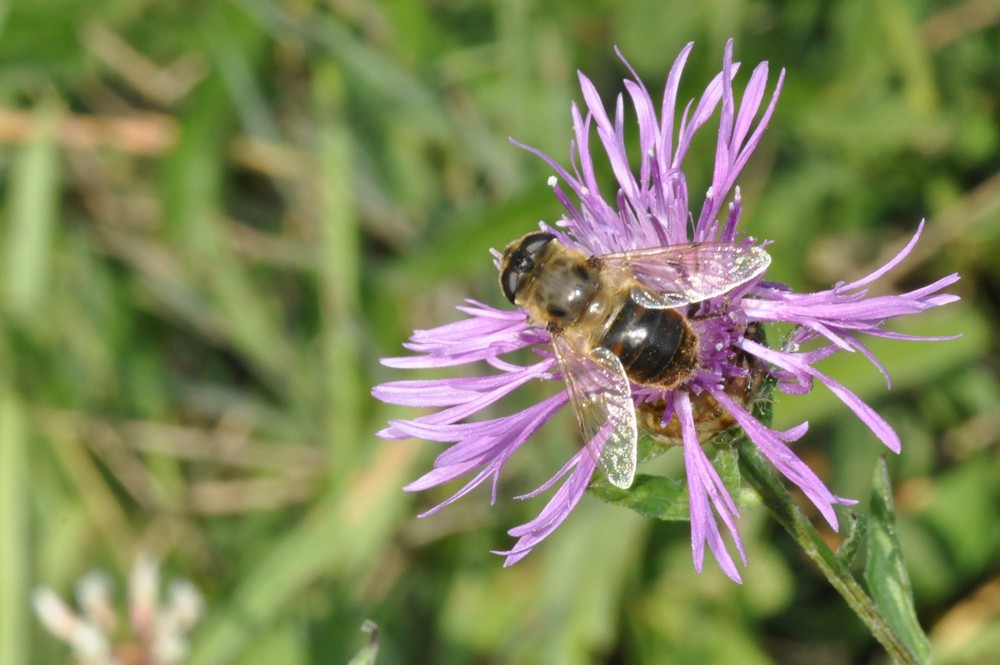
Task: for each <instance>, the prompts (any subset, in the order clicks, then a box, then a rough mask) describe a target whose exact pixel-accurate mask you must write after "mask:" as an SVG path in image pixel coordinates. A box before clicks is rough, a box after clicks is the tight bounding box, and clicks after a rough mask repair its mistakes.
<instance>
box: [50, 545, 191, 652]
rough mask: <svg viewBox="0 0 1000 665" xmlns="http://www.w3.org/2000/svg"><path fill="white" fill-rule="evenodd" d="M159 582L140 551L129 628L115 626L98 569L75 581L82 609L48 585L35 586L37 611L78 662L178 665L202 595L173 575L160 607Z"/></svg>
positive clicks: (108, 592)
mask: <svg viewBox="0 0 1000 665" xmlns="http://www.w3.org/2000/svg"><path fill="white" fill-rule="evenodd" d="M159 587H160V568H159V565H158V564H157V562H156V560H155V559H154V558H153V557H152V556H151V555H150V554H148V553H142V554H140V555H139V556H138V557H136V561H135V565H134V566H133V568H132V576H131V578H130V580H129V608H128V618H129V625H128V630H124V631H123V630H121V629H120V628H119V620H118V613H117V612H116V611H115V609H114V603H113V602H112V600H111V581H110V580H109V579H108V577H107V576H106V575H104V574H103V573H99V572H93V573H88V574H87V575H85V576H84V577H83V578H81V579H80V581H79V583H77V586H76V597H77V603H78V604H79V606H80V612H81V613H80V614H77V613H76V612H74V611H73V610H72V609H71V608H70V607H69V606H68V605H67V604H66V603H65V602H63V600H62V599H61V598H60V597H59V595H58V594H56V592H55V591H53V590H52V589H48V588H43V589H38V590H37V591H35V593H34V598H33V600H34V606H35V613H36V614H37V615H38V618H39V619H40V620H41V622H42V624H43V625H44V626H45V627H46V628H47V629H48V631H49V632H50V633H52V634H53V635H55V636H56V637H58V638H59V639H61V640H62V641H64V642H66V643H67V644H69V646H70V648H71V649H72V652H73V657H74V662H75V663H78V664H79V665H129V663H149V665H178V664H179V663H181V662H183V660H184V659H185V658H186V657H187V652H188V643H187V638H186V637H185V634H186V633H187V632H188V631H189V630H191V628H192V626H194V624H195V623H197V622H198V619H199V618H201V614H202V599H201V594H200V593H198V590H197V589H196V588H195V587H194V585H193V584H191V583H190V582H188V581H186V580H177V581H175V582H173V583H172V584H171V585H170V589H169V592H168V600H167V603H166V604H165V605H164V606H162V607H161V606H160V602H159V595H160V588H159Z"/></svg>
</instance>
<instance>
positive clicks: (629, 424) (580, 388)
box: [552, 334, 638, 489]
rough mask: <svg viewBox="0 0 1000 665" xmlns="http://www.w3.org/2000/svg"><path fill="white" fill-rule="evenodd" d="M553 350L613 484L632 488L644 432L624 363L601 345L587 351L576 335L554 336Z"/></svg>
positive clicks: (583, 428)
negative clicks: (638, 426)
mask: <svg viewBox="0 0 1000 665" xmlns="http://www.w3.org/2000/svg"><path fill="white" fill-rule="evenodd" d="M552 346H553V347H554V348H555V352H556V358H557V359H558V361H559V369H560V371H561V372H562V375H563V380H564V381H565V383H566V391H567V392H568V393H569V401H570V405H571V406H572V407H573V414H574V415H575V416H576V421H577V423H578V424H579V425H580V432H581V433H582V434H583V440H584V442H586V445H587V449H588V450H589V451H590V454H591V455H592V456H593V458H594V460H595V461H596V462H597V466H598V468H600V469H601V471H603V472H604V475H605V476H607V479H608V482H610V483H611V484H612V485H615V486H616V487H621V488H622V489H628V488H629V487H631V486H632V481H633V479H634V478H635V466H636V456H637V453H636V441H637V439H638V432H637V429H636V421H635V405H634V404H633V403H632V387H631V385H629V381H628V376H626V374H625V370H624V369H623V368H622V363H621V361H620V360H619V359H618V357H617V356H615V355H614V354H613V353H611V352H610V351H608V350H607V349H602V348H600V347H598V348H596V349H594V350H593V351H591V352H589V353H588V352H585V351H583V350H582V349H583V344H582V342H581V340H580V339H579V338H578V337H577V336H575V335H573V334H557V335H553V336H552Z"/></svg>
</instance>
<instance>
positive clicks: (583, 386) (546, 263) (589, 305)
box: [499, 231, 771, 489]
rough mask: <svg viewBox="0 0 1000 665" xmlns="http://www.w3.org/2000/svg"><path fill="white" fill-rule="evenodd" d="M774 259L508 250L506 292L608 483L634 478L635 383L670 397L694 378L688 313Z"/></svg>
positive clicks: (530, 238) (709, 246)
mask: <svg viewBox="0 0 1000 665" xmlns="http://www.w3.org/2000/svg"><path fill="white" fill-rule="evenodd" d="M770 263H771V257H770V256H769V255H768V253H767V252H765V251H764V250H763V249H761V248H759V247H752V246H747V245H742V244H735V243H690V244H680V245H667V246H665V247H656V248H650V249H639V250H633V251H628V252H621V253H616V254H603V255H600V256H591V255H588V254H587V253H586V252H584V251H582V250H579V249H575V248H572V247H567V246H566V245H564V244H562V243H560V242H559V241H558V240H557V239H556V237H555V236H554V235H553V234H551V233H547V232H545V231H537V232H534V233H529V234H528V235H526V236H524V237H523V238H521V239H519V240H515V241H514V242H512V243H510V244H509V245H507V247H506V249H505V250H504V252H503V256H502V257H501V259H500V265H499V267H500V288H501V290H502V291H503V294H504V296H506V297H507V299H508V300H510V302H511V303H513V304H514V305H517V306H518V307H520V308H521V309H522V310H524V311H525V313H526V314H527V315H528V320H529V321H530V322H531V323H533V324H535V325H539V326H543V327H545V329H546V330H547V331H548V332H549V334H550V336H551V338H552V347H553V349H554V351H555V356H556V359H557V361H558V364H559V369H560V372H561V373H562V377H563V381H564V382H565V383H566V390H567V392H568V394H569V401H570V404H571V406H572V409H573V413H574V415H575V416H576V420H577V423H578V424H579V426H580V431H581V433H582V434H583V438H584V441H585V442H586V445H587V447H588V448H589V450H590V452H591V454H592V455H593V457H594V459H595V460H596V461H597V465H598V467H599V468H600V469H601V470H602V471H603V472H604V475H605V476H606V477H607V479H608V481H609V482H610V483H611V484H612V485H615V486H617V487H620V488H623V489H627V488H628V487H630V486H631V485H632V481H633V479H634V478H635V469H636V464H637V460H636V457H637V442H638V426H637V423H636V407H635V404H634V403H633V401H632V384H636V385H640V386H647V387H652V388H659V389H662V390H671V389H673V388H676V387H677V386H679V385H680V384H681V383H683V382H684V381H685V380H686V379H687V378H688V377H689V376H691V374H693V373H694V371H695V369H696V367H697V364H698V353H699V349H700V346H699V338H698V333H697V332H696V331H695V330H694V328H693V327H692V326H691V323H690V321H689V320H688V317H687V316H686V314H685V313H684V312H682V311H681V309H680V308H681V307H685V306H687V305H691V304H694V303H698V302H701V301H703V300H708V299H710V298H715V297H718V296H721V295H724V294H725V293H727V292H729V291H731V290H733V289H735V288H736V287H738V286H741V285H743V284H746V283H747V282H749V281H751V280H753V279H754V278H756V277H758V276H759V275H761V274H763V273H764V271H765V270H766V269H767V267H768V265H769V264H770Z"/></svg>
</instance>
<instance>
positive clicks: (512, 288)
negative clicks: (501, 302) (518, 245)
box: [500, 267, 521, 305]
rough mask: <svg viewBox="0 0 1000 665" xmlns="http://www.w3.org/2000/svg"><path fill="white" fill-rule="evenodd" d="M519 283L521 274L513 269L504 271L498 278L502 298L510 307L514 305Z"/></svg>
mask: <svg viewBox="0 0 1000 665" xmlns="http://www.w3.org/2000/svg"><path fill="white" fill-rule="evenodd" d="M520 281H521V273H520V272H519V271H518V270H517V269H515V268H513V267H509V268H507V269H506V270H504V271H503V274H502V275H501V276H500V290H501V291H503V294H504V296H505V297H506V298H507V300H509V301H510V304H512V305H513V304H515V303H514V296H515V294H516V293H517V285H518V283H519V282H520Z"/></svg>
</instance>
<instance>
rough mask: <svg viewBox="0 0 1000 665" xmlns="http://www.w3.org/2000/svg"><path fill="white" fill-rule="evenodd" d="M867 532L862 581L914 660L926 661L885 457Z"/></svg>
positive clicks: (875, 484)
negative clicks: (866, 554)
mask: <svg viewBox="0 0 1000 665" xmlns="http://www.w3.org/2000/svg"><path fill="white" fill-rule="evenodd" d="M868 534H869V538H868V557H867V560H866V561H865V582H866V583H867V584H868V589H869V591H870V592H871V594H872V597H873V599H874V600H875V605H876V606H877V607H878V608H879V611H881V613H882V614H883V615H884V616H885V619H886V621H887V622H888V623H889V625H890V626H892V629H893V630H894V631H895V632H896V634H897V635H898V636H899V638H900V639H901V640H902V641H903V642H904V643H905V644H906V646H907V647H908V648H909V650H910V651H911V652H912V654H913V655H914V656H915V657H916V658H917V660H918V661H919V662H929V661H930V656H931V646H930V642H929V641H928V639H927V636H926V635H925V634H924V631H923V629H922V628H921V627H920V623H919V622H918V621H917V613H916V610H915V609H914V607H913V592H912V589H911V588H910V578H909V575H908V574H907V572H906V566H905V565H904V563H903V556H902V552H901V551H900V549H899V541H898V539H897V538H896V518H895V512H894V510H893V505H892V486H891V485H890V483H889V472H888V470H887V468H886V464H885V458H884V457H883V458H882V459H880V460H879V463H878V465H877V467H876V469H875V478H874V481H873V483H872V496H871V507H870V517H869V520H868Z"/></svg>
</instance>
